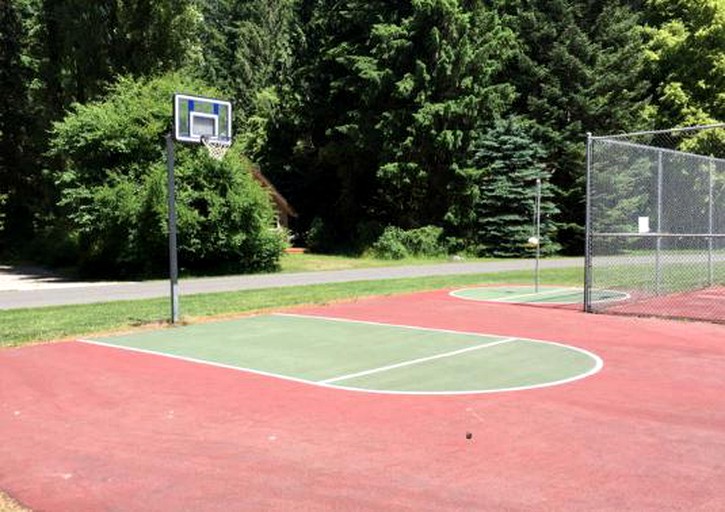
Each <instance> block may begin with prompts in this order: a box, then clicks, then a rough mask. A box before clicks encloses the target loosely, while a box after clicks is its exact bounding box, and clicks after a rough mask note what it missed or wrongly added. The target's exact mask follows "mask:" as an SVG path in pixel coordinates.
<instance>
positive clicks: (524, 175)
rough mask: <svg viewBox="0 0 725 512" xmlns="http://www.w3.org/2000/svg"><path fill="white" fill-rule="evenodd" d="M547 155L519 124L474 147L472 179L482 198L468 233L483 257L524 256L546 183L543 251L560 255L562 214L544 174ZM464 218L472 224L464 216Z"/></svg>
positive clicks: (500, 127)
mask: <svg viewBox="0 0 725 512" xmlns="http://www.w3.org/2000/svg"><path fill="white" fill-rule="evenodd" d="M544 159H545V152H544V150H543V148H542V147H541V145H539V144H537V143H536V142H535V141H534V140H533V139H532V137H531V136H530V135H529V134H528V133H527V128H526V127H525V126H524V125H523V124H522V123H521V122H520V121H519V120H517V119H514V118H511V119H507V120H504V121H499V122H498V123H496V126H494V127H493V128H491V129H490V130H489V131H487V132H486V133H485V134H482V136H481V137H480V138H479V139H477V140H476V141H475V143H474V145H473V154H472V158H471V165H472V166H473V167H472V168H470V169H468V176H469V178H470V179H471V180H472V181H473V183H474V185H475V189H476V190H477V194H476V195H475V198H474V200H473V202H472V206H471V214H470V215H469V216H468V218H469V219H470V221H469V222H468V223H467V225H466V226H464V227H465V228H466V231H468V232H469V234H468V239H469V240H470V241H471V249H473V250H474V251H475V253H476V254H477V255H479V256H499V257H511V256H523V255H530V254H531V250H530V248H528V247H527V245H526V241H527V240H528V238H529V237H531V236H532V235H534V234H535V232H534V219H535V201H536V193H537V186H536V180H537V179H539V180H541V207H540V216H541V240H540V244H541V248H542V253H543V254H553V253H556V252H557V251H558V249H559V246H558V244H557V243H556V242H554V236H555V234H556V225H555V223H554V215H555V214H556V213H557V209H556V206H555V205H554V203H553V201H552V200H553V198H554V193H555V189H554V187H553V186H552V185H551V182H550V178H551V177H550V175H549V174H548V173H547V172H546V170H545V169H544V168H543V165H542V162H543V161H544ZM459 218H466V217H465V216H463V215H461V216H459Z"/></svg>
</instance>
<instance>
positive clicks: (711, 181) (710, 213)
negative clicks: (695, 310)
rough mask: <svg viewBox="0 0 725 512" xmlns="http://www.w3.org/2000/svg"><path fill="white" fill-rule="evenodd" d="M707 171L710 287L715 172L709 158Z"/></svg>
mask: <svg viewBox="0 0 725 512" xmlns="http://www.w3.org/2000/svg"><path fill="white" fill-rule="evenodd" d="M708 170H709V184H708V185H709V190H708V200H707V202H708V228H707V232H708V234H709V235H710V236H709V237H708V239H707V285H708V286H712V285H713V284H714V281H715V277H714V274H715V270H714V261H713V254H712V253H713V238H712V235H713V231H714V228H715V218H714V215H715V212H714V204H713V203H714V199H715V197H714V193H713V189H714V187H715V182H714V179H715V178H714V176H713V174H714V170H715V161H714V159H713V158H712V157H710V165H708Z"/></svg>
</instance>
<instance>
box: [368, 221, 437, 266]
mask: <svg viewBox="0 0 725 512" xmlns="http://www.w3.org/2000/svg"><path fill="white" fill-rule="evenodd" d="M442 235H443V228H439V227H437V226H423V227H421V228H417V229H409V230H404V229H401V228H399V227H397V226H388V227H386V228H385V230H384V231H383V233H382V235H380V238H378V240H377V241H376V242H375V243H374V244H373V246H372V253H373V254H374V255H375V256H376V257H378V258H384V259H391V260H400V259H403V258H406V257H408V256H418V257H433V256H440V255H441V254H444V253H445V252H446V251H445V247H444V245H443V243H442Z"/></svg>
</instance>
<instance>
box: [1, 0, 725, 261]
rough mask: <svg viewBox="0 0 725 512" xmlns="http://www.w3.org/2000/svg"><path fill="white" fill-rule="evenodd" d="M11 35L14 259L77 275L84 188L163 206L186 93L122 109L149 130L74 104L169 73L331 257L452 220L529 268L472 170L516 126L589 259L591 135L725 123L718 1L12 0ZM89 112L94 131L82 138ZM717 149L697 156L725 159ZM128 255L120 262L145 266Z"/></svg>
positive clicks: (447, 228) (7, 108) (7, 170)
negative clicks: (167, 156)
mask: <svg viewBox="0 0 725 512" xmlns="http://www.w3.org/2000/svg"><path fill="white" fill-rule="evenodd" d="M0 26H1V27H2V30H0V196H1V197H3V198H4V202H3V203H2V204H0V218H3V219H4V229H3V230H2V231H0V254H8V251H9V249H8V248H9V247H10V246H12V247H13V251H14V252H16V253H18V254H21V253H22V252H23V251H24V250H25V251H26V252H27V249H28V247H32V246H34V245H37V244H38V242H39V241H43V240H46V241H49V242H51V243H53V244H55V245H53V246H50V245H48V243H45V247H46V248H47V250H46V251H45V252H46V253H47V255H48V257H49V259H51V260H58V257H61V259H64V258H62V256H64V254H63V253H64V251H66V248H68V247H69V245H68V244H69V243H70V246H72V245H73V244H76V246H78V244H79V243H80V238H79V233H78V232H77V231H75V228H73V229H71V230H70V232H69V233H71V236H70V237H69V236H67V233H66V231H67V229H69V226H70V225H71V224H73V225H76V223H77V221H78V219H79V218H80V217H82V214H81V212H80V211H74V210H72V209H70V208H71V207H72V205H73V204H75V203H72V202H68V198H69V197H70V196H73V195H74V194H75V193H76V192H77V188H78V183H81V182H82V183H87V184H88V185H84V186H88V187H95V188H93V194H91V195H92V196H93V197H96V194H97V197H98V198H99V201H100V202H99V203H98V205H100V204H104V205H105V206H104V207H103V208H104V211H107V212H109V214H110V213H111V211H113V215H122V214H124V215H125V214H126V213H124V212H129V211H137V210H138V208H141V207H142V206H140V205H142V204H144V203H143V202H144V201H147V202H148V203H149V204H150V203H152V202H153V201H152V199H151V197H156V196H157V195H158V194H159V193H160V192H159V190H156V189H157V188H158V187H159V184H160V183H161V181H160V180H161V173H162V168H161V167H160V164H159V158H160V156H159V154H160V151H161V149H160V148H161V142H160V140H159V139H158V134H159V133H162V132H163V130H165V129H166V127H161V124H168V117H163V116H161V111H160V110H159V109H158V108H157V107H158V106H159V105H167V104H168V103H169V101H168V98H164V99H163V100H162V101H160V102H158V103H156V102H153V103H149V104H147V105H146V106H145V109H146V110H148V111H149V115H147V116H145V117H144V114H143V113H142V112H143V111H142V110H141V109H139V108H137V107H138V105H136V103H138V102H137V101H136V99H135V98H133V97H132V95H126V96H123V101H128V102H130V104H131V106H129V107H128V111H129V115H130V116H136V117H135V119H136V121H134V122H135V123H136V124H137V125H138V124H139V123H138V121H140V120H142V119H145V120H146V121H147V122H148V123H149V124H148V125H145V126H148V127H149V129H148V130H147V131H144V130H137V131H136V132H133V131H128V130H127V128H125V127H128V126H129V123H127V122H125V119H126V114H125V113H121V112H125V111H124V109H126V108H127V107H126V106H124V105H122V103H123V102H122V101H121V100H120V99H119V102H118V103H116V104H114V109H115V110H114V112H116V113H115V114H112V113H111V110H108V111H107V112H105V113H104V114H103V115H101V114H100V113H99V112H96V111H94V112H96V113H95V114H93V115H91V113H90V112H91V110H89V111H88V112H86V111H84V110H83V108H82V107H80V106H73V107H71V105H83V106H88V107H89V108H90V107H92V106H94V105H96V103H94V102H96V101H98V100H99V98H103V97H108V98H110V97H112V96H119V88H122V87H125V86H126V85H128V86H129V87H131V89H132V90H136V89H134V86H133V85H132V84H135V83H137V82H142V81H144V80H146V81H148V82H151V81H153V80H156V79H158V77H160V76H164V75H165V74H167V73H169V72H177V73H179V75H178V76H181V75H182V74H183V75H184V76H186V77H201V78H203V79H204V81H205V82H206V83H211V84H214V85H215V86H216V87H217V90H216V91H213V92H215V93H218V94H220V95H221V96H223V97H226V98H229V99H230V100H231V101H232V102H233V103H234V106H235V124H234V131H235V139H236V141H237V144H238V145H237V151H242V152H243V153H244V154H245V155H247V156H248V157H250V158H252V159H254V161H255V162H256V163H258V164H260V165H261V167H262V169H263V170H264V172H265V174H266V175H267V176H268V177H269V178H271V180H272V181H273V182H274V184H275V186H276V188H277V189H279V190H280V191H281V192H282V193H283V194H284V195H285V196H286V197H287V199H288V200H289V201H290V203H291V204H292V205H294V207H295V209H296V210H297V211H298V212H299V213H300V217H299V219H298V223H299V224H298V225H297V226H296V227H297V231H298V233H297V234H298V235H300V234H302V233H304V232H305V231H307V230H308V228H310V229H309V234H310V236H308V237H307V238H308V239H309V243H312V245H315V244H317V247H318V248H323V247H324V250H325V251H339V250H340V249H360V248H361V247H360V246H366V245H367V246H369V245H370V244H371V243H372V241H374V240H377V238H378V236H379V235H380V233H381V232H382V226H388V225H390V226H400V227H401V229H411V228H417V227H420V226H426V225H435V226H438V227H440V228H443V229H444V236H445V237H446V238H447V239H448V240H455V245H456V248H457V249H461V250H463V249H466V247H473V248H474V249H475V250H476V251H479V250H480V251H483V252H492V251H494V250H499V249H500V251H501V252H502V253H504V252H505V253H510V254H515V253H516V252H517V251H516V250H514V249H512V248H510V247H508V248H499V249H495V248H494V247H493V245H492V244H494V242H493V240H494V239H495V237H494V238H491V237H493V236H494V233H493V232H491V233H488V234H486V233H485V232H487V231H489V230H494V231H496V230H497V229H498V228H495V226H494V224H492V223H493V222H494V221H493V220H491V224H485V223H483V224H482V223H481V221H480V219H481V217H480V215H481V212H496V213H495V215H494V217H495V218H499V215H502V214H503V213H502V212H503V208H504V207H505V204H504V203H502V202H501V201H500V200H499V199H500V198H496V197H495V195H492V194H491V193H490V191H489V189H488V188H487V187H492V186H493V184H492V182H491V181H490V180H491V178H492V176H491V175H490V174H488V172H489V171H487V168H488V167H487V166H490V165H491V163H490V162H484V161H483V160H481V161H480V162H477V163H476V162H475V158H474V155H475V154H476V153H477V151H479V150H481V149H482V146H481V144H483V142H482V141H485V140H488V142H487V143H486V144H488V145H491V144H494V142H496V140H497V139H496V137H499V138H500V137H504V139H505V138H507V137H509V135H512V134H509V135H505V136H504V134H503V133H501V132H497V131H496V130H497V126H499V125H498V124H497V122H498V121H500V120H501V119H508V118H512V117H515V118H517V119H520V120H521V121H522V122H524V124H526V126H527V128H526V134H525V136H526V137H527V138H528V139H529V140H530V141H531V142H532V144H533V146H532V147H536V148H540V149H541V150H542V151H543V153H542V154H541V155H540V156H536V157H533V156H532V158H530V162H531V165H533V166H539V165H543V170H544V172H545V173H546V175H547V176H548V177H550V181H551V184H552V189H551V193H552V194H553V195H552V196H551V198H550V201H551V203H554V204H555V205H556V208H557V209H558V210H559V211H558V213H555V214H554V213H552V214H551V215H552V216H554V217H555V218H554V221H553V223H552V224H551V226H548V227H547V229H549V228H551V229H550V231H549V232H548V236H551V237H554V236H555V237H556V240H552V244H551V245H550V247H552V248H554V247H557V245H556V243H559V244H561V245H562V250H563V251H566V252H569V253H580V252H581V251H582V249H583V243H582V241H583V240H582V235H583V225H584V189H585V176H584V174H585V173H584V162H585V133H586V132H592V133H594V134H595V135H602V134H607V133H615V132H626V131H633V130H639V129H650V128H667V127H671V126H674V125H679V126H682V125H692V124H708V123H712V122H717V121H723V120H725V96H724V93H723V91H724V90H725V82H724V80H725V78H724V77H725V72H724V71H725V61H724V60H723V50H722V49H723V47H725V4H723V2H722V1H720V0H644V1H636V2H635V1H627V0H611V1H604V0H586V1H585V0H492V1H490V2H485V1H483V0H411V1H410V2H390V1H386V0H367V1H363V0H305V1H303V0H279V1H275V2H269V1H265V0H214V1H212V2H198V1H197V0H174V1H173V2H172V1H171V0H158V1H155V2H150V1H148V0H98V1H95V2H87V1H83V0H5V1H3V2H0ZM119 77H126V78H121V79H119ZM187 83H188V84H192V85H193V87H191V85H190V87H191V88H190V89H189V92H192V91H193V92H203V91H205V90H207V89H205V88H203V86H202V85H203V84H199V83H198V82H197V81H195V80H193V79H191V78H188V82H187ZM117 84H125V85H117ZM197 86H200V88H199V89H195V88H196V87H197ZM168 92H169V93H171V92H173V91H172V90H170V89H169V91H168ZM107 95H110V96H107ZM119 98H120V96H119ZM164 108H166V107H164ZM69 110H70V111H71V115H70V116H68V117H66V114H67V113H68V111H69ZM81 112H83V115H88V116H91V117H93V119H94V123H95V124H94V123H89V124H88V127H89V130H88V131H86V129H85V126H82V125H79V126H75V127H72V129H71V124H72V123H73V122H75V121H73V119H74V116H76V117H75V118H76V119H77V116H78V115H80V114H81ZM164 115H165V114H164ZM104 116H105V117H104ZM157 116H160V117H157ZM62 119H65V121H64V122H63V123H62V126H63V128H61V127H60V126H56V127H55V128H54V129H53V130H52V133H51V131H50V130H49V127H51V126H53V122H55V121H60V120H62ZM146 121H144V122H146ZM141 124H143V123H141ZM103 130H108V133H109V135H110V134H112V136H109V137H108V138H106V137H105V135H104V136H100V137H99V133H105V132H103ZM124 130H125V132H124ZM713 137H714V135H707V136H703V137H694V138H692V139H690V140H688V146H687V147H685V146H682V147H681V149H684V150H688V151H706V150H707V148H708V147H710V146H711V145H712V144H715V143H717V144H721V143H722V141H721V140H718V141H713V140H711V139H712V138H713ZM152 139H153V142H152ZM111 141H115V142H111ZM81 142H83V144H81ZM85 142H87V144H86V143H85ZM51 143H52V145H53V147H50V146H51ZM496 143H497V144H498V143H502V144H504V146H505V141H504V140H503V139H501V140H499V142H496ZM75 146H77V147H76V148H75V149H73V148H74V147H75ZM81 147H82V150H79V148H81ZM71 149H73V150H72V151H70V150H71ZM66 150H69V151H66ZM502 151H503V150H502ZM504 153H505V152H503V153H501V154H502V155H503V154H504ZM191 154H193V151H191V150H188V149H183V150H181V151H180V153H179V158H180V162H181V163H182V164H183V162H184V161H185V159H186V158H187V157H188V158H190V157H189V156H188V155H191ZM486 158H488V157H486ZM484 160H485V159H484ZM527 165H528V164H527ZM506 169H507V170H506V171H505V172H507V173H509V172H510V173H512V175H511V176H510V180H509V183H518V182H520V178H519V177H518V176H517V175H516V172H518V171H516V170H514V169H513V167H507V168H506ZM517 169H518V168H517ZM71 170H72V172H71ZM210 172H212V171H210ZM73 173H78V174H77V176H76V175H73ZM151 176H156V178H154V179H152V178H151ZM57 178H61V179H57ZM501 179H502V180H503V179H504V178H503V177H501ZM85 180H87V181H85ZM154 180H156V181H154ZM156 182H158V183H157V184H156V185H154V183H156ZM512 186H513V185H512ZM103 187H108V190H103ZM144 187H145V188H144ZM116 188H117V191H118V197H115V196H114V191H116ZM494 188H495V187H494ZM513 189H516V187H513ZM513 189H512V190H513ZM88 190H90V188H89V189H88ZM86 192H88V191H86ZM142 192H143V194H146V195H147V197H146V196H143V194H142ZM78 197H81V195H79V196H78ZM144 197H146V198H145V199H144ZM101 199H102V201H101ZM84 200H87V198H86V199H84ZM59 204H62V205H63V206H62V207H59V206H58V205H59ZM84 204H85V203H84ZM99 207H100V206H99ZM69 209H70V210H69ZM69 213H70V214H71V215H72V218H71V217H69V216H68V215H69ZM152 213H153V212H151V211H149V212H148V214H147V216H146V222H151V223H152V224H154V223H155V222H156V221H154V220H152V219H154V216H153V215H152ZM510 213H511V215H513V216H515V217H521V215H522V213H521V212H518V210H517V209H516V208H512V211H511V212H510ZM111 218H112V215H111V216H109V221H110V219H111ZM313 219H319V221H316V224H315V225H314V226H312V222H313ZM118 221H119V220H118V219H117V221H114V222H118ZM554 224H555V225H556V234H554V229H553V226H554ZM114 226H115V224H113V223H111V224H109V225H108V226H107V227H108V228H109V229H115V228H114ZM497 233H499V234H498V235H496V236H499V235H503V232H499V231H497ZM506 236H508V235H506ZM487 237H488V238H487ZM484 240H486V241H484ZM499 240H500V238H499ZM555 242H556V243H555ZM159 243H160V242H159ZM129 244H131V242H128V241H127V242H123V243H121V242H119V250H120V247H121V245H123V246H124V247H123V250H124V251H126V252H128V253H129V254H136V253H137V252H138V250H137V249H131V248H130V247H131V246H130V245H129ZM484 247H485V249H484ZM195 250H196V249H195ZM67 256H69V257H70V258H65V261H67V262H70V263H72V262H73V260H72V256H73V255H72V254H68V255H67ZM129 257H131V256H124V258H125V259H124V261H126V260H127V259H128V258H129ZM209 257H210V258H211V256H209ZM220 264H222V263H220ZM154 265H156V264H153V265H151V266H154ZM209 265H213V264H212V263H209Z"/></svg>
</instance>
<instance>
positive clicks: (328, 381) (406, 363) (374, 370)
mask: <svg viewBox="0 0 725 512" xmlns="http://www.w3.org/2000/svg"><path fill="white" fill-rule="evenodd" d="M517 340H518V338H506V339H503V340H498V341H493V342H491V343H486V344H483V345H475V346H473V347H466V348H462V349H459V350H453V351H451V352H444V353H442V354H437V355H434V356H428V357H419V358H418V359H411V360H409V361H403V362H402V363H396V364H390V365H388V366H381V367H379V368H372V369H370V370H363V371H361V372H356V373H348V374H347V375H341V376H339V377H333V378H331V379H325V380H321V381H319V382H320V384H331V383H333V382H339V381H341V380H349V379H354V378H355V377H362V376H364V375H372V374H374V373H381V372H387V371H388V370H394V369H396V368H403V367H405V366H412V365H414V364H420V363H425V362H426V361H433V360H435V359H442V358H444V357H453V356H457V355H458V354H465V353H466V352H473V351H474V350H481V349H483V348H489V347H494V346H496V345H501V344H503V343H511V342H512V341H517Z"/></svg>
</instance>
